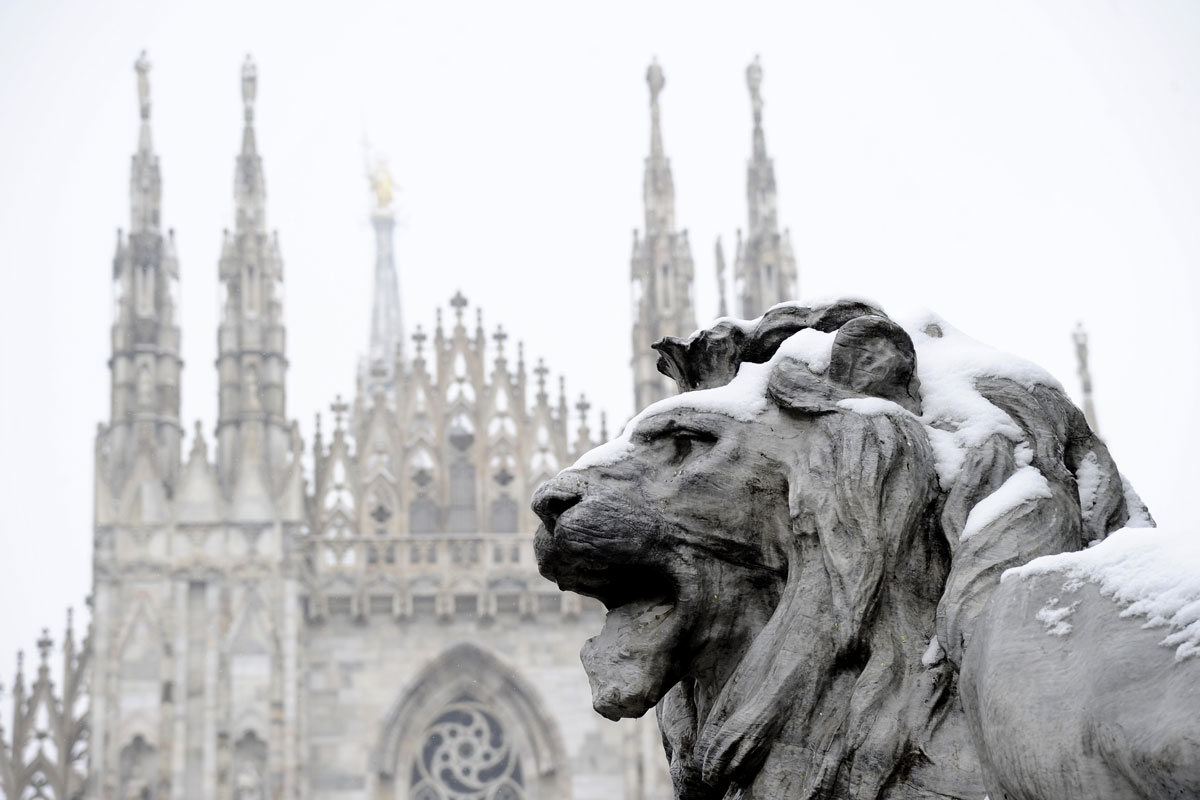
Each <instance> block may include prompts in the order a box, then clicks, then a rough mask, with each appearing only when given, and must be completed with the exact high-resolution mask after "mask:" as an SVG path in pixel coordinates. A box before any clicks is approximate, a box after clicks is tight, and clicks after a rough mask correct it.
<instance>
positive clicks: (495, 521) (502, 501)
mask: <svg viewBox="0 0 1200 800" xmlns="http://www.w3.org/2000/svg"><path fill="white" fill-rule="evenodd" d="M488 530H489V531H490V532H491V533H516V532H517V504H516V502H515V501H514V500H513V499H512V498H511V497H509V496H508V495H500V496H499V497H497V498H496V499H495V500H493V501H492V507H491V509H490V514H489V522H488Z"/></svg>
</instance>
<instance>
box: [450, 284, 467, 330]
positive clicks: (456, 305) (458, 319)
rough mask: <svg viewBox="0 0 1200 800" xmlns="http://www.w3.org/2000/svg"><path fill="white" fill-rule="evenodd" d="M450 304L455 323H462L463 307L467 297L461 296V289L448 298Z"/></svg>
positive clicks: (465, 305)
mask: <svg viewBox="0 0 1200 800" xmlns="http://www.w3.org/2000/svg"><path fill="white" fill-rule="evenodd" d="M450 305H451V307H452V308H453V309H454V321H455V323H456V324H458V325H462V315H463V309H464V308H466V307H467V298H466V297H464V296H463V293H462V292H461V291H458V292H455V293H454V297H451V298H450Z"/></svg>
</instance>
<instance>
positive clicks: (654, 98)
mask: <svg viewBox="0 0 1200 800" xmlns="http://www.w3.org/2000/svg"><path fill="white" fill-rule="evenodd" d="M646 83H648V84H650V105H652V106H657V105H658V95H659V92H661V91H662V90H663V86H665V85H666V83H667V79H666V78H665V77H663V71H662V67H660V66H659V65H658V58H652V59H651V60H650V66H649V67H647V69H646Z"/></svg>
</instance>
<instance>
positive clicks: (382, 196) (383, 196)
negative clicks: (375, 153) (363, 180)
mask: <svg viewBox="0 0 1200 800" xmlns="http://www.w3.org/2000/svg"><path fill="white" fill-rule="evenodd" d="M367 179H368V180H370V181H371V191H372V192H374V193H375V213H377V214H380V213H388V212H391V210H392V200H393V199H394V193H393V190H392V186H393V183H392V173H391V172H390V171H389V170H388V164H387V159H386V158H384V157H383V156H379V157H377V158H376V159H375V163H374V164H372V165H371V167H370V169H369V171H368V172H367Z"/></svg>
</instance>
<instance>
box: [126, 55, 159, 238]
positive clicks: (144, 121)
mask: <svg viewBox="0 0 1200 800" xmlns="http://www.w3.org/2000/svg"><path fill="white" fill-rule="evenodd" d="M133 69H134V71H135V72H137V87H138V106H139V112H140V116H141V126H140V127H139V129H138V147H137V152H136V153H135V154H134V156H133V168H132V169H131V170H130V173H129V212H130V223H129V231H130V233H131V234H136V233H145V232H155V231H158V229H159V212H160V209H161V204H162V179H161V177H160V175H159V172H158V156H156V155H155V154H154V144H153V140H152V139H151V136H150V60H149V59H148V58H146V51H145V50H143V51H142V53H141V55H140V56H138V60H137V61H135V62H134V64H133Z"/></svg>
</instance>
